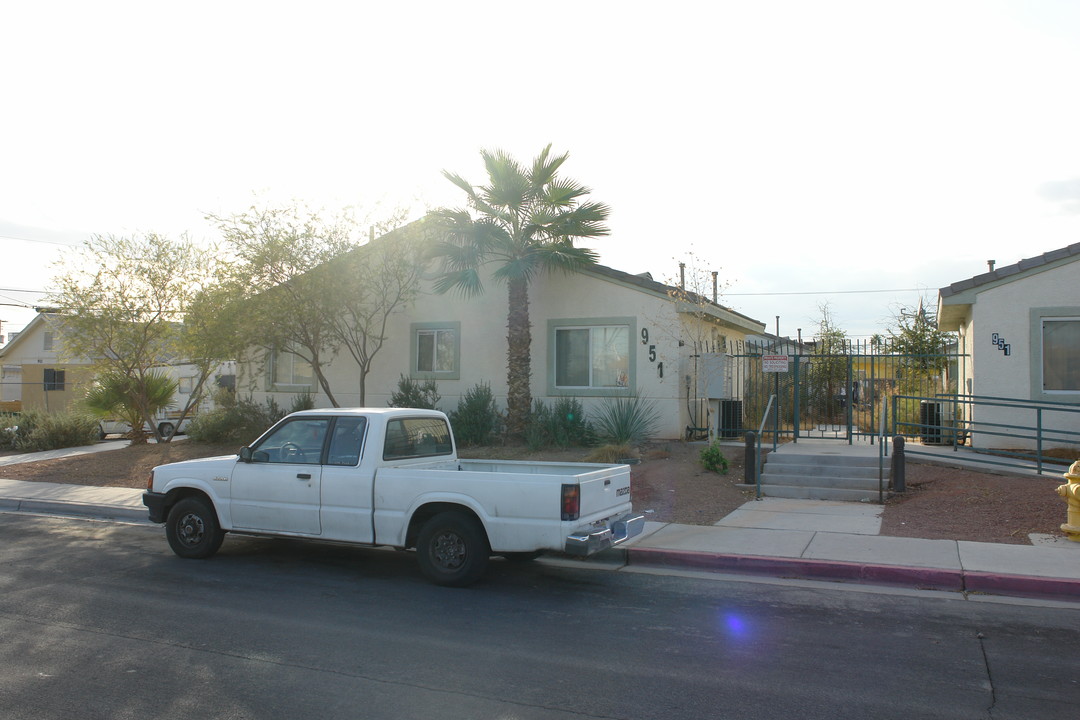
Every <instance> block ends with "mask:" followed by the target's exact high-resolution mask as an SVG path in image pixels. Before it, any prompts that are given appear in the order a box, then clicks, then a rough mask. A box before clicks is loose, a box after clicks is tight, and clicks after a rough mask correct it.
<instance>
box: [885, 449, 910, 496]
mask: <svg viewBox="0 0 1080 720" xmlns="http://www.w3.org/2000/svg"><path fill="white" fill-rule="evenodd" d="M892 442H893V453H892V465H891V466H890V468H889V475H890V477H891V478H892V487H893V492H898V493H902V492H904V491H905V490H907V481H906V479H905V478H904V468H905V467H906V460H905V459H904V436H903V435H896V436H895V437H893V441H892Z"/></svg>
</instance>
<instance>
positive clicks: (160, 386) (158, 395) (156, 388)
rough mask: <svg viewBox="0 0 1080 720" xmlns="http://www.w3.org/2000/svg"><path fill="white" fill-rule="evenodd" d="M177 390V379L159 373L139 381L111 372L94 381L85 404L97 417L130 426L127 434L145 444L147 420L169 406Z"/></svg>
mask: <svg viewBox="0 0 1080 720" xmlns="http://www.w3.org/2000/svg"><path fill="white" fill-rule="evenodd" d="M176 388H177V382H176V380H175V379H173V378H171V377H169V376H168V375H166V374H165V373H164V372H160V371H150V372H148V373H146V374H145V375H143V376H141V377H139V378H132V377H128V376H126V375H122V374H120V373H117V372H108V373H105V374H103V375H99V376H98V377H97V378H95V379H94V384H93V385H91V386H90V389H89V390H88V391H87V393H86V397H85V398H84V400H83V404H84V405H85V406H86V408H87V409H88V410H89V411H90V412H92V413H93V414H95V415H97V416H98V417H102V418H107V417H118V418H120V419H121V420H123V421H124V422H126V423H127V424H128V425H130V426H131V432H130V433H129V434H128V435H129V437H130V438H131V441H132V442H133V443H145V442H146V435H147V433H146V430H145V429H144V428H143V422H144V419H145V418H146V417H153V416H154V414H155V413H157V412H158V411H159V410H164V409H165V408H167V407H170V406H171V405H172V404H173V398H174V397H175V396H176ZM153 425H154V423H151V426H153Z"/></svg>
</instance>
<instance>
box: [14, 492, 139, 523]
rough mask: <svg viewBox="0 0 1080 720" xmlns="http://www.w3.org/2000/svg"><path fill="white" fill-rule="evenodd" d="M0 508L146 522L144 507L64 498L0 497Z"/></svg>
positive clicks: (45, 513)
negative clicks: (109, 504)
mask: <svg viewBox="0 0 1080 720" xmlns="http://www.w3.org/2000/svg"><path fill="white" fill-rule="evenodd" d="M0 510H6V511H9V512H25V513H37V514H42V515H69V516H76V517H89V518H95V519H98V520H120V521H123V522H141V523H148V522H149V520H148V519H147V511H146V508H144V507H139V508H133V507H124V506H108V505H88V504H86V503H81V502H66V501H64V500H19V499H15V498H0Z"/></svg>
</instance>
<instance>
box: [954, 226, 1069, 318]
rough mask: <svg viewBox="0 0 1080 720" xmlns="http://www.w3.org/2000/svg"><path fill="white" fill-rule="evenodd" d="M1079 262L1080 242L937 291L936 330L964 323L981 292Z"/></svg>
mask: <svg viewBox="0 0 1080 720" xmlns="http://www.w3.org/2000/svg"><path fill="white" fill-rule="evenodd" d="M1077 259H1080V243H1073V244H1072V245H1068V246H1066V247H1063V248H1059V249H1057V250H1051V251H1050V252H1045V253H1043V254H1042V255H1036V256H1035V257H1030V258H1025V259H1023V260H1021V261H1020V262H1018V263H1015V264H1013V265H1006V266H1004V267H1000V268H996V269H994V270H991V271H990V272H985V273H982V274H981V275H976V276H975V277H971V278H968V279H967V280H960V281H959V282H954V283H953V284H952V285H949V286H947V287H943V288H941V289H939V290H938V328H940V329H941V330H955V329H957V328H958V327H959V326H960V323H962V322H963V320H964V318H965V317H967V314H968V312H969V310H970V308H971V306H972V305H973V304H975V296H976V295H978V294H979V293H980V292H982V291H983V290H988V289H990V288H991V287H995V286H997V285H1004V284H1006V283H1010V282H1013V281H1015V280H1019V279H1021V278H1024V277H1027V276H1029V275H1033V274H1035V273H1039V272H1042V271H1043V270H1048V269H1050V268H1052V267H1057V266H1059V265H1064V264H1065V263H1069V262H1072V261H1074V260H1077Z"/></svg>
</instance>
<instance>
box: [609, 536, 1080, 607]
mask: <svg viewBox="0 0 1080 720" xmlns="http://www.w3.org/2000/svg"><path fill="white" fill-rule="evenodd" d="M626 553H627V554H626V563H627V565H652V566H662V567H680V568H686V569H691V570H706V571H710V572H729V573H743V574H747V575H769V576H773V577H794V578H801V579H807V580H845V581H848V582H858V583H866V584H871V585H902V586H910V587H914V588H918V589H921V590H949V591H954V592H960V591H965V592H984V593H989V594H992V595H1016V596H1021V597H1041V598H1057V599H1061V600H1080V580H1074V579H1069V578H1048V577H1035V576H1031V575H1001V574H999V573H987V572H964V571H962V570H945V569H941V568H919V567H902V566H897V565H877V564H874V563H857V562H845V561H842V560H806V559H803V558H775V557H764V556H756V555H731V554H723V553H706V552H699V551H694V550H661V549H658V548H627V550H626Z"/></svg>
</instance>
